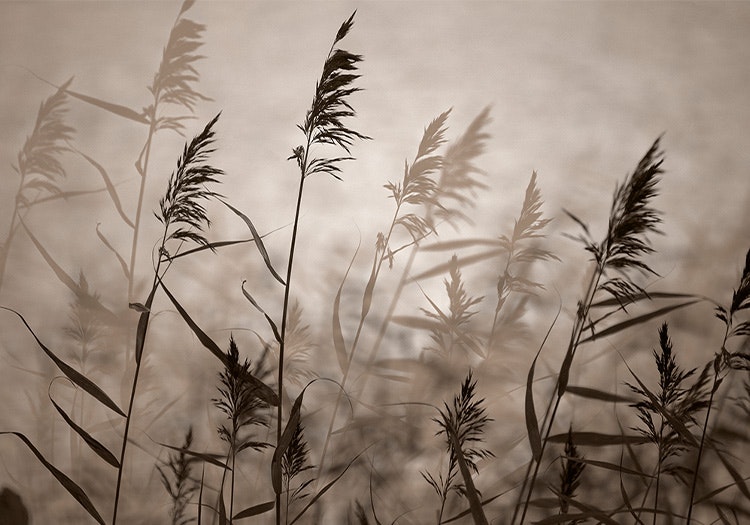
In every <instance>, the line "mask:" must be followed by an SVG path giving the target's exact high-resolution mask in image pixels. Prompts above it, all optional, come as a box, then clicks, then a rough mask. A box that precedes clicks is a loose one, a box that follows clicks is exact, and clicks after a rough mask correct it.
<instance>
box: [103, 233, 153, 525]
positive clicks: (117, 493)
mask: <svg viewBox="0 0 750 525" xmlns="http://www.w3.org/2000/svg"><path fill="white" fill-rule="evenodd" d="M165 238H166V229H165ZM163 246H164V243H163V242H162V247H163ZM161 261H162V259H161V255H160V256H159V260H158V262H157V264H156V270H155V271H154V281H153V283H152V285H151V286H152V288H151V293H150V295H149V300H147V301H146V307H147V308H150V307H151V304H150V303H151V300H153V293H154V291H155V290H156V286H157V285H158V280H159V269H160V267H161ZM144 337H145V334H144ZM141 362H142V359H139V360H138V361H137V362H136V365H135V374H134V376H133V385H132V387H131V390H130V400H129V401H128V411H127V414H126V418H125V432H124V434H123V436H122V448H121V449H120V468H118V469H117V485H116V487H115V503H114V508H113V510H112V525H116V524H117V509H118V507H119V503H120V491H121V486H122V473H123V470H124V469H125V451H126V450H127V447H128V436H129V434H130V422H131V420H132V415H133V404H134V403H135V393H136V390H137V388H138V376H139V374H140V371H141Z"/></svg>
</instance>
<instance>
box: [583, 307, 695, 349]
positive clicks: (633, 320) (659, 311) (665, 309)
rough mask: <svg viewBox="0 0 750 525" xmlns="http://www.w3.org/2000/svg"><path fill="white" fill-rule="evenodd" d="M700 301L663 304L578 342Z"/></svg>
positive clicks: (592, 338) (596, 337) (594, 338)
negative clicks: (663, 305)
mask: <svg viewBox="0 0 750 525" xmlns="http://www.w3.org/2000/svg"><path fill="white" fill-rule="evenodd" d="M698 302H700V301H699V300H692V301H686V302H684V303H680V304H673V305H670V306H665V307H663V308H659V309H657V310H654V311H652V312H648V313H645V314H643V315H639V316H637V317H631V318H629V319H626V320H625V321H623V322H621V323H617V324H615V325H612V326H609V327H607V328H605V329H604V330H602V331H601V332H598V333H595V334H594V335H591V336H589V337H587V338H586V339H582V340H581V342H580V344H583V343H587V342H589V341H594V340H596V339H599V338H601V337H607V336H610V335H612V334H616V333H618V332H621V331H623V330H625V329H627V328H630V327H631V326H636V325H639V324H642V323H645V322H646V321H650V320H651V319H654V318H656V317H661V316H662V315H664V314H668V313H669V312H672V311H674V310H678V309H680V308H685V307H686V306H690V305H693V304H695V303H698Z"/></svg>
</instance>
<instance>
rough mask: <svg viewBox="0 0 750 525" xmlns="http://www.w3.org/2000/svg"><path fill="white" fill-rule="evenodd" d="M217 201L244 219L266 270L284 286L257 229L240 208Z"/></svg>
mask: <svg viewBox="0 0 750 525" xmlns="http://www.w3.org/2000/svg"><path fill="white" fill-rule="evenodd" d="M219 201H220V202H221V203H222V204H224V206H226V207H227V208H229V209H230V210H232V211H233V212H234V213H235V214H236V215H237V216H238V217H239V218H241V219H242V220H243V221H245V224H246V225H247V227H248V228H249V229H250V232H251V233H252V234H253V239H254V240H255V246H256V248H258V251H259V252H260V255H261V256H262V257H263V261H264V262H265V263H266V267H267V268H268V271H269V272H271V275H273V277H274V279H276V280H277V281H279V282H280V283H281V284H282V286H286V283H285V282H284V279H282V278H281V276H280V275H279V274H278V273H276V270H274V268H273V264H271V258H270V257H269V255H268V251H267V250H266V247H265V245H264V244H263V238H262V237H261V236H260V234H259V233H258V230H256V229H255V226H254V225H253V222H252V221H251V220H250V218H249V217H248V216H247V215H245V214H244V213H242V212H241V211H240V210H238V209H237V208H235V207H234V206H232V205H231V204H229V203H228V202H226V201H224V200H222V199H219Z"/></svg>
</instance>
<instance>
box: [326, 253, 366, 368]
mask: <svg viewBox="0 0 750 525" xmlns="http://www.w3.org/2000/svg"><path fill="white" fill-rule="evenodd" d="M359 247H360V245H359V244H358V245H357V249H356V250H354V256H352V260H351V261H350V262H349V267H348V268H347V269H346V273H345V274H344V278H343V279H342V280H341V284H340V285H339V289H338V291H337V292H336V298H335V299H334V300H333V319H332V321H331V325H332V327H331V328H332V331H333V349H334V350H335V351H336V360H337V361H338V363H339V368H340V369H341V373H342V374H346V369H347V368H348V367H349V352H347V350H346V341H344V332H343V330H342V329H341V318H340V316H339V309H340V307H341V292H342V291H343V290H344V283H345V282H346V278H347V277H348V276H349V271H350V270H351V269H352V265H353V264H354V260H355V259H356V258H357V253H359Z"/></svg>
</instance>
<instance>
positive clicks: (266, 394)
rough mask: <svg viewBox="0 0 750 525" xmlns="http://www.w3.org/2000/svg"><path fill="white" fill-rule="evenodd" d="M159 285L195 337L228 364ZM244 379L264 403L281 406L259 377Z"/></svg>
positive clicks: (274, 393) (248, 376) (209, 339)
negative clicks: (250, 384) (251, 385)
mask: <svg viewBox="0 0 750 525" xmlns="http://www.w3.org/2000/svg"><path fill="white" fill-rule="evenodd" d="M159 283H160V284H161V287H162V289H163V290H164V293H165V294H167V297H169V300H170V301H172V304H173V305H174V307H175V308H176V309H177V312H178V313H179V314H180V316H181V317H182V319H183V320H184V321H185V322H186V323H187V325H188V327H190V329H191V330H192V331H193V333H194V334H195V336H196V337H197V338H198V340H199V341H200V342H201V344H202V345H203V346H204V347H206V349H207V350H208V351H210V352H211V353H212V354H213V355H214V356H216V358H217V359H218V360H219V361H221V362H222V364H224V365H226V364H227V356H226V355H225V354H224V352H222V351H221V349H220V348H219V345H217V344H216V343H215V342H214V340H213V339H211V338H210V337H209V336H208V335H207V334H206V333H205V332H204V331H203V330H201V328H200V327H199V326H198V325H197V324H196V323H195V321H193V319H192V317H190V315H188V313H187V312H186V311H185V309H184V308H183V307H182V305H181V304H180V303H179V302H178V301H177V299H175V297H174V295H172V293H171V292H170V291H169V289H168V288H167V287H166V285H165V284H164V282H163V281H162V280H161V279H159ZM244 378H245V379H247V380H248V381H249V382H251V383H252V384H253V386H254V387H255V393H256V394H257V395H258V397H259V398H261V399H262V400H263V401H265V402H266V403H268V404H269V405H271V406H278V404H279V396H278V395H276V392H274V391H273V390H272V389H271V387H269V386H268V385H266V384H265V383H264V382H263V381H261V380H260V379H258V378H257V377H255V376H253V375H252V374H245V375H244Z"/></svg>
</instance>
